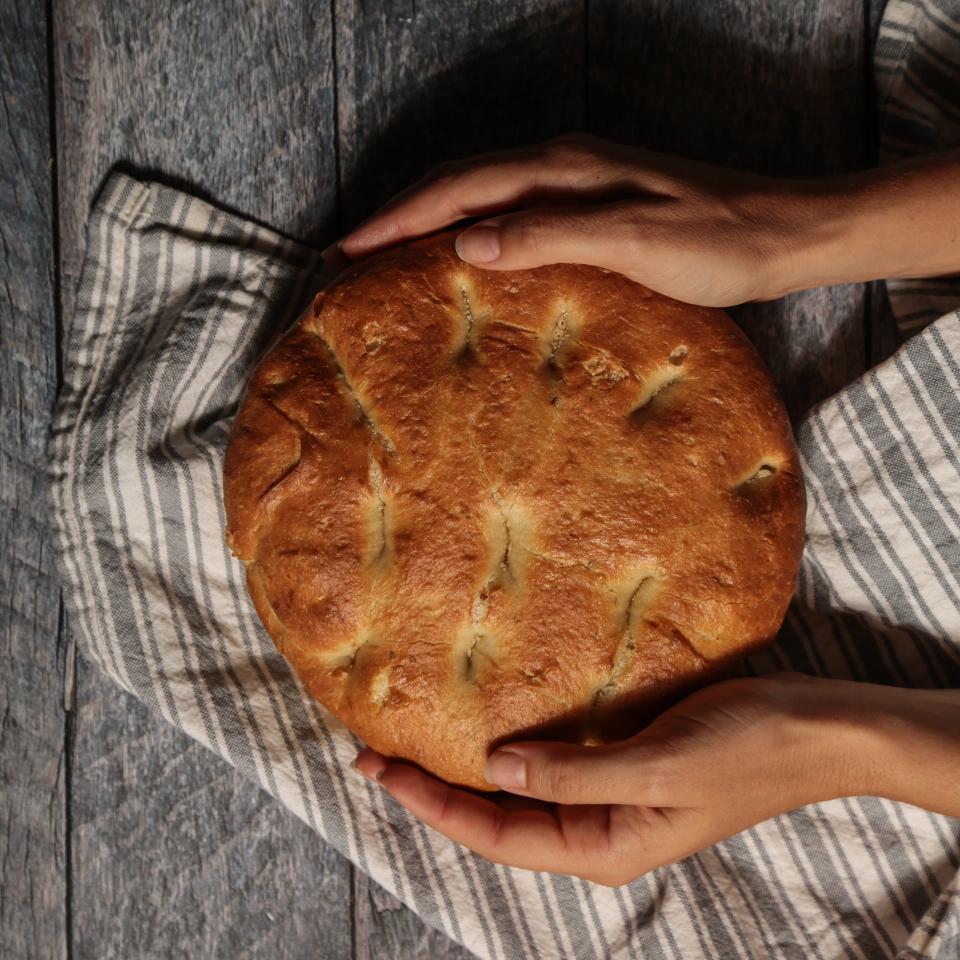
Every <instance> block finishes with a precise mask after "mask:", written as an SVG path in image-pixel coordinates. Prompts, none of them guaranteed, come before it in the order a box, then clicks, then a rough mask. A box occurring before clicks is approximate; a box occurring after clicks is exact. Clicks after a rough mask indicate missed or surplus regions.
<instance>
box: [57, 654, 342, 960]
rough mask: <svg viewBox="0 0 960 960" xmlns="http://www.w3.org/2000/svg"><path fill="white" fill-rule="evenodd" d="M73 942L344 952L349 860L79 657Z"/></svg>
mask: <svg viewBox="0 0 960 960" xmlns="http://www.w3.org/2000/svg"><path fill="white" fill-rule="evenodd" d="M77 675H78V684H77V704H76V742H75V745H74V753H75V756H76V757H77V758H78V767H77V770H76V772H75V774H74V790H73V796H72V827H73V834H74V858H75V895H74V904H75V908H74V909H75V920H74V923H75V930H74V944H73V945H74V955H75V956H76V957H77V958H83V960H85V958H89V960H99V958H101V957H181V956H182V957H224V958H226V957H231V958H233V957H263V958H266V960H274V958H286V957H289V958H297V960H299V958H301V957H318V958H319V957H322V958H324V960H326V958H328V957H329V958H333V960H338V958H346V957H348V956H350V949H351V932H350V910H349V905H350V885H349V876H348V872H347V870H346V869H344V866H345V864H346V861H345V860H344V859H343V858H342V857H341V856H340V855H339V854H338V853H337V852H336V851H335V850H334V849H333V848H332V847H329V846H327V845H326V844H324V843H322V842H321V841H320V839H319V838H318V837H317V835H316V834H315V833H313V832H312V831H311V830H310V829H309V828H308V827H307V826H306V825H305V824H302V823H300V822H299V821H298V820H296V819H295V818H294V817H293V816H292V814H290V813H288V812H287V811H286V810H284V809H283V808H282V807H281V806H280V805H279V804H278V803H276V802H275V801H274V800H273V799H272V798H271V797H270V796H268V795H267V794H266V793H263V792H262V791H260V790H258V789H257V788H256V787H254V786H253V785H252V784H251V783H250V782H249V781H247V780H246V779H245V778H244V777H242V776H241V775H240V774H239V773H237V772H236V771H235V770H233V769H232V768H231V767H229V766H228V765H227V764H226V763H225V762H223V761H222V760H220V759H218V758H217V757H214V756H213V755H212V754H210V753H209V752H208V751H207V750H206V749H205V748H203V747H201V746H199V745H198V744H196V743H194V742H193V741H191V740H189V739H188V738H187V737H186V736H185V735H184V734H182V733H180V732H179V731H178V730H175V729H174V728H173V727H169V726H167V725H166V724H163V723H159V722H158V721H157V718H156V717H155V716H153V714H151V713H150V711H148V710H147V708H146V707H144V706H143V705H142V704H140V703H139V702H137V701H136V700H134V699H133V698H132V697H130V696H128V695H127V694H125V693H122V692H120V691H119V690H118V689H116V688H115V687H114V686H113V685H112V683H111V682H110V681H109V680H107V679H106V678H105V677H104V676H103V675H102V674H100V673H99V671H98V670H97V669H96V668H95V667H92V666H89V665H87V664H86V662H85V661H84V660H83V659H82V658H81V659H80V661H79V662H78V670H77Z"/></svg>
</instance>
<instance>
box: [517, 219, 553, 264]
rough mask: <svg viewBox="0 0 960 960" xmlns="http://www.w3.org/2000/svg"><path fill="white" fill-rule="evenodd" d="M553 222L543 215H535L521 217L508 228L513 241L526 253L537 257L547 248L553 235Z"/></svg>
mask: <svg viewBox="0 0 960 960" xmlns="http://www.w3.org/2000/svg"><path fill="white" fill-rule="evenodd" d="M551 227H552V222H551V220H550V219H549V218H548V217H546V216H544V215H543V214H539V213H533V214H529V215H527V216H524V217H521V218H520V219H519V220H517V221H515V222H514V223H512V224H509V225H508V226H507V230H508V232H509V233H512V235H513V236H512V238H511V239H512V240H513V241H514V243H515V244H516V246H518V247H519V248H521V249H522V250H523V251H524V253H526V254H527V255H530V256H534V257H536V256H537V255H539V254H541V253H543V251H544V249H545V248H546V243H547V238H548V237H549V235H550V233H551Z"/></svg>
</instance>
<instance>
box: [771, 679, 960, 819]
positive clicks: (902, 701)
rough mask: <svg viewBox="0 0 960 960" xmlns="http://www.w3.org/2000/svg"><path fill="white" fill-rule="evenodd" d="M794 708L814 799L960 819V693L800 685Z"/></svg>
mask: <svg viewBox="0 0 960 960" xmlns="http://www.w3.org/2000/svg"><path fill="white" fill-rule="evenodd" d="M789 703H790V709H789V715H790V718H791V722H792V724H793V725H794V726H795V728H796V729H797V730H799V731H802V734H801V737H802V742H803V743H804V744H805V750H804V756H805V760H804V766H805V769H806V771H807V773H808V774H809V778H810V780H809V782H810V783H811V784H813V785H814V790H815V792H816V793H817V794H818V795H817V796H816V797H814V798H813V799H815V800H826V799H832V798H834V797H841V796H878V797H886V798H888V799H891V800H900V801H903V802H906V803H912V804H916V805H917V806H921V807H924V808H926V809H928V810H934V811H937V812H940V813H945V814H948V815H950V816H960V691H958V690H910V689H904V688H899V687H888V686H881V685H879V684H871V683H857V682H854V681H847V680H827V679H814V678H802V679H800V680H799V682H797V681H792V689H791V693H790V696H789ZM804 802H811V799H805V800H804Z"/></svg>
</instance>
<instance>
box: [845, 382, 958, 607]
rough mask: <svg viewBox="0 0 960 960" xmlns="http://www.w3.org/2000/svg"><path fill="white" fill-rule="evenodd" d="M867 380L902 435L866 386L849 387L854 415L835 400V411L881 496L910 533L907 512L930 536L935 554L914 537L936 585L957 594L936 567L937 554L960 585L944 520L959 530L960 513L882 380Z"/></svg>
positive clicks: (952, 538) (918, 394) (918, 395)
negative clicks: (891, 490) (935, 505)
mask: <svg viewBox="0 0 960 960" xmlns="http://www.w3.org/2000/svg"><path fill="white" fill-rule="evenodd" d="M903 373H904V379H905V381H906V379H907V375H906V371H905V370H904V371H903ZM869 379H870V383H871V385H872V386H873V387H874V389H875V390H876V392H877V395H878V396H879V397H880V399H881V402H882V403H883V405H884V409H885V410H886V412H887V414H888V416H889V417H890V419H891V420H892V421H893V424H894V426H895V427H896V429H897V431H898V433H897V435H894V434H893V433H892V431H891V430H890V428H889V427H888V426H887V424H886V423H885V422H884V418H883V416H882V415H881V414H880V412H879V410H878V409H877V407H876V404H875V402H874V400H873V398H872V397H871V396H870V395H869V393H868V392H867V389H866V387H865V386H864V385H863V384H862V383H861V384H854V385H853V386H851V387H850V388H849V396H850V399H851V401H852V402H853V403H854V405H855V407H856V411H855V416H854V415H853V414H852V413H851V411H850V410H849V409H848V408H847V403H846V401H845V400H842V399H840V398H838V399H837V409H838V410H839V411H840V415H841V416H842V417H843V419H844V422H845V423H846V425H847V429H848V430H849V431H850V434H851V436H853V438H854V441H855V442H856V444H857V446H858V448H859V449H860V451H861V453H862V454H863V457H864V460H865V461H867V462H868V463H869V465H870V468H871V473H872V474H873V476H874V479H875V480H876V481H877V484H878V486H879V488H880V490H881V492H882V493H883V494H884V496H886V498H887V500H889V501H890V502H891V503H892V504H893V505H894V507H895V509H896V510H897V513H898V516H900V517H901V520H902V522H903V523H904V526H905V527H906V528H907V529H908V530H910V531H912V532H917V528H916V526H915V525H914V524H913V523H911V522H910V521H909V519H908V516H907V511H909V513H910V514H912V515H913V517H914V518H915V519H916V521H917V522H918V523H919V525H920V527H921V528H922V530H923V532H925V533H926V535H927V538H928V539H929V540H930V543H931V545H932V547H933V550H931V549H930V547H928V546H927V544H925V543H924V542H923V539H924V538H923V537H922V536H916V537H914V540H915V541H916V543H917V545H918V547H919V548H920V549H921V550H922V551H923V554H924V556H925V557H926V558H927V562H928V563H929V564H930V566H931V569H933V570H934V574H935V575H936V576H937V580H938V582H939V583H940V585H941V586H942V587H943V588H944V590H945V592H946V593H948V594H949V593H951V592H953V590H952V588H951V587H950V586H949V585H948V583H947V581H946V580H945V579H944V577H943V576H942V575H941V574H940V572H939V570H938V569H937V568H938V564H936V563H935V560H934V554H936V555H938V556H939V559H940V560H941V562H942V563H943V564H944V565H946V567H947V570H948V571H949V570H951V567H952V568H953V577H952V579H953V582H954V584H955V585H960V544H958V543H957V537H956V534H955V533H953V532H952V531H950V530H948V529H947V525H946V523H945V522H944V519H943V514H946V515H947V516H948V517H950V518H951V519H952V520H953V522H954V525H955V526H960V514H958V513H957V511H956V510H955V509H954V507H953V505H952V504H951V503H950V501H949V498H947V496H946V495H945V494H944V492H943V490H942V489H941V487H940V484H939V482H938V481H937V480H936V478H935V477H934V476H933V475H932V474H931V472H930V469H929V467H928V466H927V463H926V458H925V457H924V455H923V454H922V453H921V451H920V449H919V448H918V446H917V444H916V442H915V440H914V439H913V437H912V436H911V435H910V431H908V430H907V429H906V427H905V426H904V424H903V421H902V420H901V419H900V416H899V414H898V413H897V411H896V407H895V405H894V404H893V403H892V401H891V398H890V395H889V394H888V393H887V391H886V389H885V388H884V386H883V383H882V382H881V380H880V378H879V377H876V376H874V377H870V378H869ZM909 386H910V391H911V393H913V394H914V400H915V403H916V406H917V409H918V410H919V411H920V412H921V413H922V414H923V416H924V419H925V420H926V421H927V426H928V427H929V428H930V430H931V433H933V434H934V435H935V436H937V439H938V440H939V441H940V445H941V452H942V453H944V454H945V455H946V456H947V458H948V459H950V460H951V461H954V462H955V461H956V455H955V454H954V453H953V451H950V450H949V449H948V446H947V445H946V444H945V442H944V438H943V437H942V436H940V431H939V428H938V427H937V425H936V423H935V422H934V420H933V418H932V416H931V414H930V411H929V410H928V409H927V408H926V404H925V403H924V402H923V398H922V391H920V390H917V389H916V385H915V384H912V383H911V384H910V385H909ZM858 427H859V429H858ZM860 430H862V431H863V432H864V433H865V434H866V437H867V438H868V439H869V442H870V445H871V446H872V448H873V449H872V450H871V449H870V447H869V446H868V445H867V444H866V443H864V442H863V440H862V438H861V437H860V436H859V431H860ZM878 441H879V442H878ZM904 446H906V447H907V449H908V450H909V451H910V453H911V454H912V455H913V467H911V465H910V464H908V463H907V461H906V458H905V457H904V455H903V447H904ZM881 451H882V452H881ZM875 453H876V455H875ZM878 456H882V458H883V466H882V467H881V466H880V464H879V463H878V459H877V458H878ZM918 473H919V475H920V476H922V477H923V479H924V480H925V481H926V483H927V486H928V487H929V488H930V490H931V492H932V493H933V494H934V496H935V498H936V499H937V500H938V501H939V503H940V506H941V507H942V511H943V512H942V513H941V512H940V511H938V510H935V509H932V508H928V506H929V501H928V499H927V493H926V491H925V490H923V489H922V487H921V485H920V483H919V481H918V480H917V474H918ZM887 477H889V478H890V480H891V481H892V483H893V486H894V487H895V488H896V489H897V490H898V491H899V492H900V495H901V498H902V499H903V501H904V503H905V504H906V509H904V508H903V507H901V505H900V504H899V503H897V502H896V500H895V498H894V497H893V496H892V495H891V494H890V493H889V492H888V488H887V482H886V478H887ZM951 548H952V549H951Z"/></svg>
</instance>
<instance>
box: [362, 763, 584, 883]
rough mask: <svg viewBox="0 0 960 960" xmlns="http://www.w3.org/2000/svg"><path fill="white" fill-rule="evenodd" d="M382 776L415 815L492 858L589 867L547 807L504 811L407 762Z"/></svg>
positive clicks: (566, 868) (572, 869)
mask: <svg viewBox="0 0 960 960" xmlns="http://www.w3.org/2000/svg"><path fill="white" fill-rule="evenodd" d="M378 779H379V783H380V785H381V786H382V787H383V788H384V789H385V790H386V791H387V792H388V793H389V794H390V795H391V796H392V797H393V798H394V799H395V800H396V801H397V802H398V803H399V804H400V805H401V806H403V807H404V808H406V809H407V810H409V811H410V813H411V814H413V816H415V817H416V818H417V819H419V820H422V821H423V822H424V823H425V824H427V826H429V827H432V828H433V829H434V830H436V831H438V832H439V833H442V834H443V835H444V836H446V837H449V838H450V839H451V840H455V841H456V842H457V843H462V844H463V845H464V846H466V847H469V848H470V849H471V850H473V851H475V852H476V853H479V854H480V855H481V856H483V857H486V858H487V859H488V860H493V861H494V862H496V863H506V864H510V865H511V866H515V867H522V868H524V869H527V870H549V871H555V872H563V873H576V872H579V871H581V870H585V869H587V866H588V865H587V864H585V863H580V862H577V861H576V860H575V858H574V851H572V850H571V848H570V847H569V845H568V841H567V838H566V836H565V834H564V832H563V830H562V828H561V825H560V822H559V821H558V819H557V818H556V817H555V816H554V815H553V814H551V813H549V812H547V811H546V810H531V809H525V810H505V809H503V808H501V807H499V806H497V804H495V803H494V802H493V801H492V800H489V799H487V798H486V797H481V796H477V795H476V794H473V793H470V792H468V791H466V790H460V789H458V788H456V787H452V786H450V785H449V784H447V783H443V782H442V781H440V780H437V779H436V778H435V777H431V776H430V775H429V774H427V773H424V772H423V771H422V770H420V769H418V768H417V767H413V766H410V765H409V764H406V763H389V764H388V765H387V766H386V767H385V768H384V769H383V770H382V771H381V772H380V774H379V778H378Z"/></svg>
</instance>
